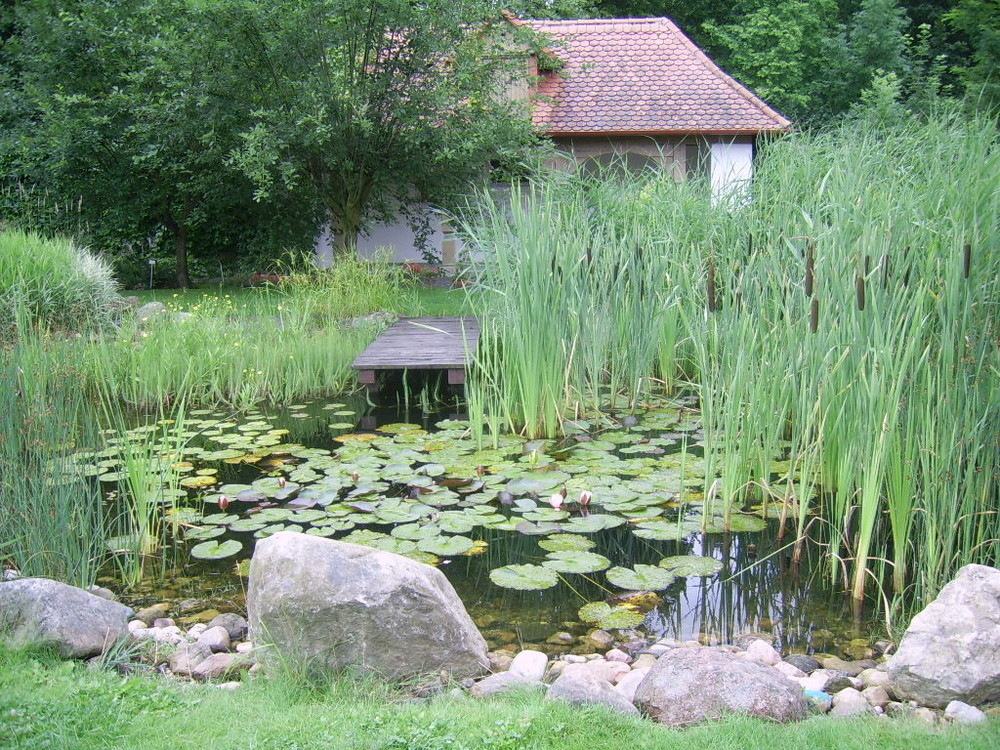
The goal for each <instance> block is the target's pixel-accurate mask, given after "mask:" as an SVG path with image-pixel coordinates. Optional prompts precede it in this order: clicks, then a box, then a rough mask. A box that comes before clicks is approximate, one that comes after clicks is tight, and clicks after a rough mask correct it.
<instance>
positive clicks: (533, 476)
mask: <svg viewBox="0 0 1000 750" xmlns="http://www.w3.org/2000/svg"><path fill="white" fill-rule="evenodd" d="M568 479H569V474H567V473H566V472H564V471H535V472H529V473H526V474H524V475H523V476H520V477H517V478H516V479H512V480H510V481H509V482H507V487H506V490H507V492H509V493H510V494H512V495H527V494H528V493H531V492H535V493H537V494H539V495H541V494H543V493H545V492H548V491H551V490H553V489H555V488H556V487H558V486H560V485H562V484H565V482H566V480H568Z"/></svg>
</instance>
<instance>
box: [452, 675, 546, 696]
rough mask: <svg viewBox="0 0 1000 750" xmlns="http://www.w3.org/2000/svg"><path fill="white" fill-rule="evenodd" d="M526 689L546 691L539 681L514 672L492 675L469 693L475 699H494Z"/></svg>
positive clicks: (477, 684) (474, 686) (482, 680)
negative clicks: (496, 696)
mask: <svg viewBox="0 0 1000 750" xmlns="http://www.w3.org/2000/svg"><path fill="white" fill-rule="evenodd" d="M525 687H532V688H542V689H544V688H545V685H544V684H542V683H541V682H540V681H539V680H529V679H528V678H527V677H525V676H523V675H519V674H516V673H514V672H501V673H500V674H491V675H490V676H489V677H484V678H483V679H481V680H480V681H479V682H477V683H476V684H475V685H473V686H472V688H471V689H470V690H469V692H470V693H471V694H472V697H473V698H492V697H493V696H494V695H502V694H504V693H508V692H510V691H511V690H517V689H519V688H525Z"/></svg>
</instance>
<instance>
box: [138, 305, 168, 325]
mask: <svg viewBox="0 0 1000 750" xmlns="http://www.w3.org/2000/svg"><path fill="white" fill-rule="evenodd" d="M165 312H167V306H166V305H164V304H163V303H162V302H155V301H154V302H147V303H146V304H145V305H143V306H142V307H139V308H137V309H136V311H135V317H137V318H138V319H139V320H149V319H150V318H153V317H156V316H158V315H163V314H164V313H165Z"/></svg>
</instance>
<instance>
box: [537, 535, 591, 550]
mask: <svg viewBox="0 0 1000 750" xmlns="http://www.w3.org/2000/svg"><path fill="white" fill-rule="evenodd" d="M594 544H595V542H594V541H592V540H591V539H588V538H587V537H585V536H579V535H578V534H553V535H552V536H550V537H546V538H545V539H540V540H539V541H538V546H539V547H541V548H542V549H544V550H548V551H549V552H586V551H587V550H589V549H590V548H591V547H593V546H594Z"/></svg>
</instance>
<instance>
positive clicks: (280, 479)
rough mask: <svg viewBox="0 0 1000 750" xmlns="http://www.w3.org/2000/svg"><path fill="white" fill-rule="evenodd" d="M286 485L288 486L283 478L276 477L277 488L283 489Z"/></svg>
mask: <svg viewBox="0 0 1000 750" xmlns="http://www.w3.org/2000/svg"><path fill="white" fill-rule="evenodd" d="M286 484H288V482H287V481H285V478H284V477H278V486H279V487H284V486H285V485H286Z"/></svg>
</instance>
